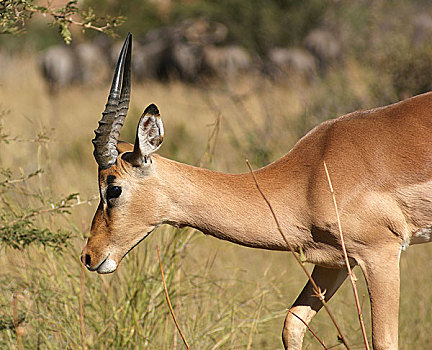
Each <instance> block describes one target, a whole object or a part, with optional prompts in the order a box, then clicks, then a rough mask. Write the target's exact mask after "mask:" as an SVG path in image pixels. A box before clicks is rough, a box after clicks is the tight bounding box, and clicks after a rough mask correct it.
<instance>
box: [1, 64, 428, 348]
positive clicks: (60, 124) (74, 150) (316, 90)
mask: <svg viewBox="0 0 432 350" xmlns="http://www.w3.org/2000/svg"><path fill="white" fill-rule="evenodd" d="M347 67H348V68H346V70H345V71H343V72H341V73H339V74H336V73H331V74H330V75H329V76H328V77H327V78H326V80H325V81H317V82H314V83H312V84H310V85H299V84H289V83H286V84H284V85H279V86H274V85H272V84H271V83H270V82H268V81H263V80H259V79H253V78H249V79H248V78H245V79H244V80H243V81H239V82H236V83H235V84H234V85H228V86H227V85H223V84H213V83H209V84H207V85H205V86H203V87H196V86H195V87H194V86H185V85H183V84H180V83H171V84H168V85H164V84H160V83H154V82H152V83H147V84H145V85H139V86H137V84H135V85H134V87H133V95H132V106H131V114H130V115H129V117H128V118H130V119H128V121H127V125H126V126H125V130H124V131H123V138H125V139H128V140H129V141H132V135H133V134H134V129H135V125H136V122H137V120H138V116H139V114H140V112H141V111H142V109H143V108H145V106H146V105H148V104H149V103H152V102H155V103H157V105H158V106H159V108H160V110H161V112H162V117H163V118H164V123H165V125H166V141H165V144H164V146H163V147H162V150H161V153H162V154H163V155H166V156H170V157H173V158H175V159H177V160H180V161H185V162H188V163H191V164H199V163H200V161H201V160H202V158H203V156H204V154H205V152H206V145H207V139H208V136H209V135H210V133H211V132H212V131H213V130H214V123H215V122H216V120H217V118H218V117H219V116H221V117H222V119H221V126H220V131H219V135H218V139H217V144H216V147H215V156H214V159H213V163H211V164H210V166H211V167H212V168H217V169H218V170H224V171H232V172H239V171H242V172H245V171H247V168H246V166H245V164H244V158H245V156H248V158H249V159H250V160H251V162H252V164H253V165H254V167H255V168H256V167H257V166H260V165H262V163H265V162H266V161H268V160H270V161H271V160H274V159H276V158H277V157H279V156H280V155H282V154H283V153H284V152H286V151H287V150H288V149H289V148H290V147H291V146H292V145H293V144H294V143H295V142H296V140H297V139H298V138H299V137H300V136H302V135H303V133H304V132H305V131H306V130H308V129H309V128H310V127H312V126H313V125H314V124H316V123H317V122H319V121H320V120H322V118H323V117H326V116H328V117H330V116H333V117H334V116H336V115H337V114H341V113H344V112H349V111H350V110H352V105H350V101H356V103H357V102H358V101H361V103H362V107H372V106H375V105H378V104H380V102H381V101H379V100H377V97H376V96H375V95H373V94H369V93H368V91H369V90H368V88H367V87H368V86H369V84H371V81H372V82H373V83H374V84H375V83H376V82H377V81H379V77H374V76H371V74H370V72H367V71H362V70H361V68H360V67H359V66H358V65H356V64H355V63H350V64H348V65H347ZM359 72H360V73H359ZM361 73H363V74H361ZM359 77H362V79H363V80H362V79H359ZM342 80H343V82H344V84H339V83H340V82H341V81H342ZM347 86H348V87H349V89H348V88H347ZM347 89H348V91H347ZM107 90H108V87H107V86H96V87H89V86H87V87H72V88H70V89H67V90H66V91H64V92H62V93H61V94H60V95H58V96H56V97H54V98H50V97H49V96H48V95H47V94H46V91H45V89H44V87H43V84H42V81H41V79H40V77H39V76H38V74H37V72H36V69H35V65H34V60H32V59H31V58H28V57H27V58H18V59H17V60H14V61H12V62H10V69H8V71H7V72H5V74H3V75H2V80H1V81H0V96H1V100H0V104H1V108H2V109H8V110H10V111H11V112H10V113H9V115H8V116H6V117H5V120H4V124H5V126H6V128H7V129H8V130H9V131H10V133H11V134H14V135H19V136H21V137H34V136H35V134H37V133H38V132H39V131H40V130H42V129H47V130H48V133H49V134H50V135H51V136H52V138H53V140H52V142H50V143H49V144H48V145H47V146H44V145H39V146H38V145H34V144H25V143H14V144H12V145H9V146H4V145H2V146H0V147H1V152H0V160H1V166H4V167H11V168H13V169H16V170H17V171H19V169H20V168H22V169H23V170H27V171H33V170H35V169H37V168H39V167H42V168H44V169H46V174H45V175H44V177H43V178H41V180H40V181H41V182H40V183H39V184H38V186H40V188H41V190H44V191H50V192H52V193H56V194H68V193H71V192H79V193H80V194H81V196H82V197H84V198H85V197H90V196H92V195H94V194H96V193H97V180H96V165H95V162H94V160H93V158H92V145H91V142H90V140H91V138H92V137H93V132H92V130H93V129H95V128H96V126H97V120H98V118H99V116H100V113H101V111H102V109H103V105H104V101H105V98H106V94H107ZM347 95H349V96H350V97H351V99H347V98H346V97H347ZM233 96H234V97H235V98H233ZM239 101H240V102H239ZM347 101H348V102H347ZM319 106H322V110H324V112H322V110H321V108H319ZM44 179H45V180H44ZM94 206H95V204H93V205H91V206H84V207H83V206H80V207H77V208H75V209H74V211H73V214H72V216H71V217H70V219H69V220H68V221H66V220H61V221H60V222H50V221H52V220H50V219H47V224H50V225H53V226H57V227H58V226H63V227H67V228H69V227H70V228H71V229H72V230H74V231H75V232H76V239H75V240H74V244H73V246H72V247H70V248H69V249H68V250H67V251H65V252H64V253H63V255H58V254H56V253H54V252H52V251H50V250H43V249H38V248H31V249H29V250H28V251H27V252H24V253H18V252H15V251H10V250H9V251H6V252H5V251H2V252H1V253H0V266H2V268H1V269H0V288H1V293H0V310H1V313H2V314H6V315H10V316H11V317H12V311H13V310H12V307H11V305H12V300H13V296H14V295H19V298H18V299H16V309H17V312H18V314H20V313H21V312H25V313H26V323H25V325H24V327H23V328H24V332H22V333H21V334H20V339H21V340H22V343H23V347H24V348H37V347H40V348H46V349H51V348H52V349H58V348H72V349H78V348H80V347H81V329H80V312H79V294H80V281H81V277H80V274H81V266H80V262H79V252H80V249H81V246H82V238H81V231H82V229H81V227H82V225H84V226H85V227H86V228H87V229H88V226H89V223H90V220H91V218H92V215H93V213H94V209H95V208H94ZM156 246H159V247H162V249H161V254H162V259H163V261H164V266H165V267H164V270H165V275H166V280H167V284H168V286H169V290H170V295H171V300H172V303H173V307H174V309H175V312H176V316H177V317H178V319H179V322H180V323H181V325H182V329H183V331H184V333H185V336H186V338H187V339H188V342H189V343H190V346H191V348H192V349H245V348H251V349H275V348H280V347H281V340H280V333H281V330H282V324H283V319H284V317H285V314H286V312H287V311H286V309H287V308H288V307H289V306H290V304H291V303H292V301H293V300H294V299H295V297H296V296H297V294H298V293H299V292H300V290H301V289H302V287H303V285H304V283H305V282H306V278H305V277H304V275H303V273H302V272H301V271H300V270H299V268H298V267H297V266H296V264H295V262H294V261H293V259H292V257H291V256H289V254H287V253H281V252H269V251H259V250H251V249H249V248H243V247H238V246H235V245H233V244H231V243H226V242H222V241H218V240H216V239H213V238H209V237H204V236H203V235H201V234H199V233H193V232H192V231H190V230H183V231H179V230H174V229H172V228H168V227H162V228H160V229H159V230H157V232H154V233H153V234H152V235H151V236H150V237H149V238H148V239H147V240H146V241H145V242H143V243H142V244H141V245H140V246H139V247H137V248H136V249H135V250H134V251H132V252H131V253H130V254H129V256H128V257H127V258H126V259H125V260H124V261H123V262H122V265H121V266H120V268H119V271H118V272H116V273H115V274H113V275H110V276H100V275H96V274H94V273H89V272H86V273H85V288H84V289H81V291H82V293H83V309H84V327H85V345H86V346H87V347H88V348H96V349H105V348H119V349H120V348H148V349H173V348H177V349H180V348H181V346H182V344H181V340H180V339H179V337H178V336H177V331H176V329H175V328H174V325H173V323H172V320H171V316H170V314H169V310H168V309H167V307H166V305H165V301H164V295H163V287H162V281H161V278H160V272H159V266H158V261H157V255H156V249H155V247H156ZM431 249H432V247H430V246H427V245H425V246H422V247H413V248H410V249H409V250H408V251H407V252H406V253H405V254H404V255H403V257H402V260H401V270H402V282H401V285H402V291H401V315H400V348H401V349H414V348H417V349H420V348H427V347H428V346H429V344H430V342H431V339H430V337H431V336H430V332H428V329H429V328H430V327H431V326H432V316H431V315H430V313H429V312H428V310H429V309H430V305H431V304H432V292H431V291H432V285H431V282H430V281H431V279H430V278H429V271H430V270H431V268H432V266H430V265H432V261H431V259H430V255H431V253H432V250H431ZM358 288H359V297H360V301H361V303H362V305H363V306H362V310H363V312H364V315H365V323H366V325H367V331H368V334H369V335H370V318H369V302H368V298H367V291H366V288H365V284H364V280H363V279H362V278H360V279H359V281H358ZM351 293H352V290H351V287H350V285H349V284H347V283H345V284H344V286H343V287H342V288H341V290H340V291H339V292H338V293H337V294H336V296H335V297H334V298H333V300H332V301H331V307H332V310H333V312H334V314H335V317H336V318H337V319H338V320H340V323H341V327H342V331H343V332H344V334H347V335H348V337H349V340H350V344H352V345H353V347H354V348H355V347H358V348H361V347H362V344H363V340H362V336H361V331H360V327H359V325H358V322H357V314H356V309H355V305H354V302H353V298H352V294H351ZM312 327H313V329H314V330H315V331H316V332H317V333H318V335H319V337H320V338H321V339H324V341H325V343H326V344H327V346H328V347H331V346H333V345H336V344H338V341H337V332H336V330H335V329H334V328H333V326H332V324H331V321H330V320H329V318H328V316H327V315H326V314H325V313H323V312H321V313H320V314H319V315H318V316H317V317H316V318H315V319H314V321H313V322H312ZM305 344H306V345H305V348H306V349H313V348H316V347H317V346H318V345H317V343H316V340H315V339H313V338H312V336H311V335H309V334H308V335H307V336H306V341H305ZM0 347H2V348H16V347H17V339H16V335H15V333H14V331H13V329H9V330H2V331H0Z"/></svg>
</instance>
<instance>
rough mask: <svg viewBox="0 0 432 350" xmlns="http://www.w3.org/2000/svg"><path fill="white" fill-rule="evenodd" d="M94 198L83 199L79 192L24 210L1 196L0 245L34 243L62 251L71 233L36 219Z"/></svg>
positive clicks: (68, 211) (62, 211)
mask: <svg viewBox="0 0 432 350" xmlns="http://www.w3.org/2000/svg"><path fill="white" fill-rule="evenodd" d="M93 200H95V197H94V198H90V199H88V200H81V199H80V198H79V195H78V194H77V193H72V194H70V195H68V196H67V197H65V198H63V199H61V200H59V201H57V202H55V203H51V204H50V205H48V206H44V207H40V208H36V209H35V208H29V209H23V208H21V207H18V206H16V205H12V204H11V203H10V202H8V201H7V199H5V198H2V204H3V205H2V206H1V207H0V222H2V224H1V226H0V245H2V246H5V247H9V248H14V249H19V250H22V249H24V248H26V247H27V246H29V245H30V244H32V243H36V244H38V245H42V246H44V247H50V248H53V249H55V250H58V251H60V250H61V249H62V248H64V247H66V246H67V244H68V241H69V239H70V237H71V232H69V231H66V230H63V229H59V230H57V231H56V232H54V231H52V230H51V229H49V228H46V227H45V228H41V227H38V226H37V225H36V223H35V221H34V220H35V219H36V218H37V217H39V216H41V215H46V214H70V209H71V208H73V207H76V206H78V205H82V204H89V203H91V202H92V201H93Z"/></svg>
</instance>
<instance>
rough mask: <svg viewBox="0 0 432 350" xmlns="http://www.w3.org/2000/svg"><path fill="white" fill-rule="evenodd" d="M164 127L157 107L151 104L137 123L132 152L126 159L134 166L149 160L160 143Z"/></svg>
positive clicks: (146, 162)
mask: <svg viewBox="0 0 432 350" xmlns="http://www.w3.org/2000/svg"><path fill="white" fill-rule="evenodd" d="M163 136H164V129H163V124H162V119H161V117H160V114H159V110H158V108H157V107H156V106H155V105H154V104H151V105H150V106H148V107H147V108H146V109H145V110H144V113H143V114H142V116H141V119H140V121H139V123H138V128H137V133H136V138H135V145H134V150H133V153H132V154H131V155H130V157H128V158H129V159H127V160H128V161H129V162H130V163H131V164H132V165H134V166H141V165H144V164H148V163H150V162H151V155H152V154H153V153H154V152H156V151H157V150H158V149H159V147H160V146H161V144H162V141H163Z"/></svg>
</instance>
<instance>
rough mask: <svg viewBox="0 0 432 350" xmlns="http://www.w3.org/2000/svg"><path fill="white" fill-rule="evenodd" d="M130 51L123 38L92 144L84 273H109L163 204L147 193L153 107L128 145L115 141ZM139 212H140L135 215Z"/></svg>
mask: <svg viewBox="0 0 432 350" xmlns="http://www.w3.org/2000/svg"><path fill="white" fill-rule="evenodd" d="M131 50H132V35H131V34H130V33H129V34H128V36H127V38H126V40H125V42H124V44H123V47H122V50H121V52H120V55H119V59H118V62H117V66H116V68H115V72H114V78H113V82H112V85H111V90H110V93H109V96H108V101H107V103H106V107H105V111H104V112H103V113H102V119H101V120H100V121H99V127H98V128H97V130H95V134H96V136H95V138H94V139H93V141H92V142H93V145H94V152H93V154H94V157H95V159H96V162H97V164H98V166H99V169H98V177H99V194H100V202H99V206H98V208H97V210H96V213H95V216H94V218H93V222H92V226H91V235H90V238H89V239H88V241H87V245H86V246H85V248H84V250H83V252H82V255H81V260H82V262H83V264H85V266H86V267H87V268H88V269H89V270H91V271H97V272H98V273H110V272H114V271H115V270H116V269H117V266H118V264H119V263H120V261H121V260H122V259H123V257H124V256H125V255H126V254H127V253H128V252H129V251H130V250H131V249H132V248H133V247H135V246H136V245H137V244H138V243H139V242H140V241H141V240H143V239H144V238H145V237H146V236H147V235H148V234H149V233H150V232H151V231H152V230H153V229H154V228H155V227H157V226H158V225H159V224H160V223H161V222H162V221H163V218H164V211H163V210H162V207H163V206H162V201H163V199H161V198H159V197H160V196H157V193H156V192H155V191H154V190H153V191H152V190H150V189H151V188H155V187H156V188H157V182H158V180H157V177H156V176H154V174H155V172H156V169H155V165H154V164H153V162H152V153H153V152H155V151H156V150H157V149H158V148H159V147H160V145H161V143H162V139H163V134H164V131H163V125H162V121H161V119H160V115H159V111H158V108H157V107H156V106H155V105H154V104H151V105H150V106H148V107H147V108H146V109H145V111H144V113H143V114H142V116H141V118H140V121H139V124H138V127H137V132H136V139H135V144H134V145H131V144H129V143H126V142H122V141H118V137H119V134H120V129H121V127H122V125H123V123H124V120H125V118H126V115H127V111H128V108H129V101H130V85H131V79H130V72H131ZM138 188H139V190H138ZM147 189H148V191H147ZM143 191H144V194H145V195H143ZM139 193H140V194H141V195H139ZM138 197H139V199H138ZM138 201H139V205H137V204H138ZM142 208H145V212H141V210H142ZM137 218H139V222H138V220H137Z"/></svg>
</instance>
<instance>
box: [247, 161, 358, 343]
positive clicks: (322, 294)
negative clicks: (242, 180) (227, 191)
mask: <svg viewBox="0 0 432 350" xmlns="http://www.w3.org/2000/svg"><path fill="white" fill-rule="evenodd" d="M246 164H247V166H248V167H249V170H250V173H251V175H252V177H253V180H254V182H255V186H256V188H257V189H258V191H259V193H260V194H261V197H263V199H264V201H265V202H266V203H267V206H268V207H269V209H270V212H271V214H272V216H273V219H274V221H275V223H276V226H277V229H278V231H279V233H280V234H281V236H282V238H283V240H284V241H285V243H286V244H287V246H288V248H289V250H290V251H291V253H292V254H293V255H294V258H295V259H296V261H297V263H298V264H299V265H300V267H301V268H302V270H303V272H304V273H305V274H306V276H307V278H308V279H309V281H310V282H311V284H312V287H313V289H314V293H315V295H316V296H317V298H318V299H319V300H321V302H322V304H323V306H324V308H325V310H326V311H327V313H328V315H329V316H330V319H331V320H332V322H333V324H334V326H335V327H336V330H337V332H338V333H339V338H340V339H341V341H342V343H343V344H344V345H345V347H346V348H347V349H348V350H349V349H350V347H349V345H348V342H347V340H346V338H345V336H344V335H343V334H342V331H341V329H340V327H339V325H338V323H337V322H336V319H335V318H334V316H333V314H332V312H331V311H330V308H329V307H328V305H327V302H326V301H325V292H326V291H321V288H320V287H318V285H317V284H316V283H315V281H314V279H313V278H312V276H311V274H310V273H309V271H308V270H307V269H306V267H305V266H304V265H303V263H302V262H301V260H300V258H299V257H298V256H297V254H296V252H295V250H294V248H293V247H292V245H291V243H290V242H289V240H288V238H287V237H286V235H285V233H284V232H283V230H282V227H281V226H280V224H279V220H278V218H277V216H276V214H275V212H274V210H273V207H272V205H271V204H270V202H269V200H268V199H267V197H266V196H265V195H264V192H263V191H262V190H261V188H260V186H259V185H258V181H257V178H256V176H255V173H254V172H253V170H252V166H251V165H250V163H249V160H247V159H246Z"/></svg>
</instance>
